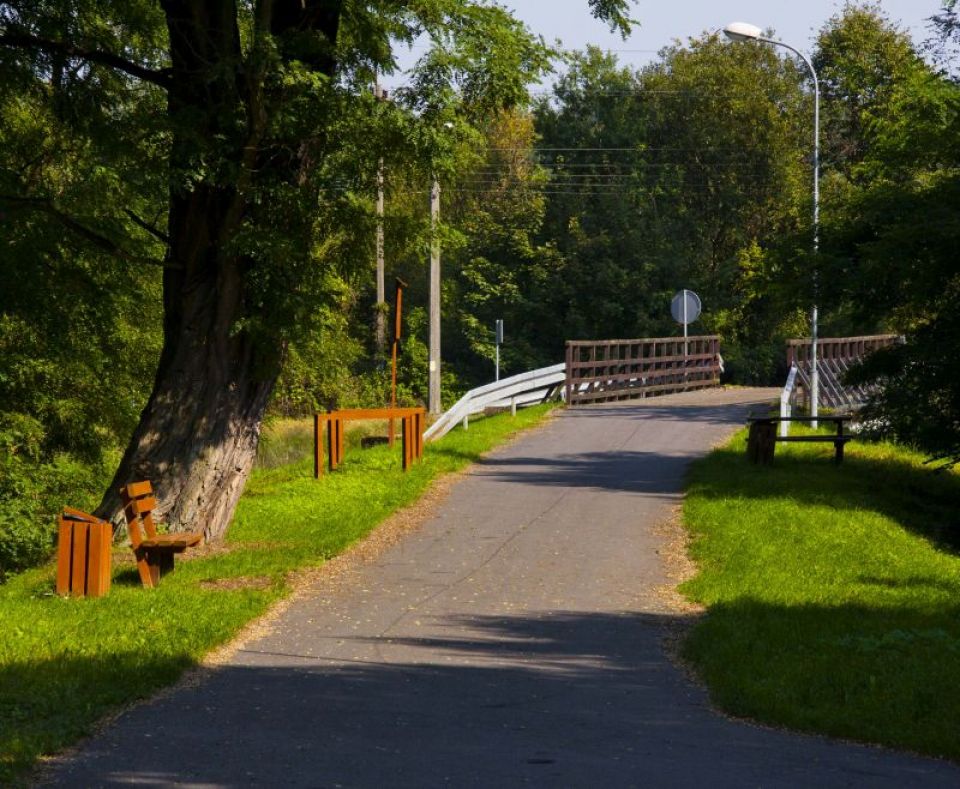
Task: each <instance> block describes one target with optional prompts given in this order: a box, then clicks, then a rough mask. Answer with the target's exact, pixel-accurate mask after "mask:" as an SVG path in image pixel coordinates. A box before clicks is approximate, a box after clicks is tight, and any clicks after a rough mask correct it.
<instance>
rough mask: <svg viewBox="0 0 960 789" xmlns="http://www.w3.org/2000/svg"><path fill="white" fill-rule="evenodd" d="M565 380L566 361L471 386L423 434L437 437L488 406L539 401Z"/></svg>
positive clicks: (514, 405)
mask: <svg viewBox="0 0 960 789" xmlns="http://www.w3.org/2000/svg"><path fill="white" fill-rule="evenodd" d="M565 380H566V364H564V363H562V362H561V363H560V364H555V365H553V366H551V367H541V368H540V369H539V370H530V371H529V372H526V373H520V375H513V376H510V377H509V378H501V379H500V380H499V381H494V382H493V383H492V384H484V385H483V386H478V387H477V388H476V389H471V390H470V391H469V392H467V393H466V394H465V395H464V396H463V397H461V398H460V399H459V400H457V402H456V403H455V404H454V405H453V407H452V408H450V409H449V410H448V411H446V412H445V413H443V414H441V415H440V418H439V419H437V421H436V422H434V423H433V424H432V425H430V427H429V428H427V430H426V432H425V433H424V434H423V437H424V439H425V440H426V441H435V440H436V439H438V438H441V437H442V436H445V435H446V434H447V433H449V432H450V430H452V429H453V428H454V427H455V426H456V425H457V423H459V422H462V421H463V420H464V419H467V418H468V417H469V416H470V415H471V414H479V413H482V412H483V411H485V410H486V409H488V408H500V407H507V406H510V407H514V408H515V407H517V406H524V405H532V404H533V403H540V402H543V401H544V400H546V399H547V398H548V397H550V396H551V395H552V394H553V393H554V392H556V391H557V390H559V389H562V386H563V382H564V381H565Z"/></svg>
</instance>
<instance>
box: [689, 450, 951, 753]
mask: <svg viewBox="0 0 960 789" xmlns="http://www.w3.org/2000/svg"><path fill="white" fill-rule="evenodd" d="M832 454H833V447H832V445H829V444H826V445H825V444H816V445H804V446H801V445H799V444H796V445H785V444H779V445H778V446H777V457H776V462H775V464H774V465H773V466H772V467H760V466H753V465H751V464H749V463H748V462H747V461H746V458H745V431H744V432H741V433H740V434H738V435H737V436H736V437H735V438H734V439H733V440H732V441H731V442H730V443H729V444H728V445H726V446H725V447H723V448H721V449H718V450H716V451H714V452H713V453H712V454H711V455H709V456H708V457H707V458H705V459H704V460H702V461H700V462H698V463H696V464H695V465H694V467H693V468H692V470H691V474H690V478H689V485H688V492H687V497H686V501H685V504H684V518H685V521H686V523H687V526H688V528H689V529H690V532H691V534H692V536H693V543H692V548H691V550H692V555H693V558H694V560H695V561H696V563H697V566H698V569H699V572H698V574H697V576H696V577H695V578H693V579H692V580H690V581H688V582H687V583H685V584H684V585H683V586H682V587H681V589H682V591H683V592H684V593H686V594H687V595H688V596H689V597H690V598H691V599H693V600H695V601H697V602H700V603H702V604H704V605H705V606H707V609H708V612H707V614H706V616H705V617H704V619H703V620H702V621H701V622H700V623H699V624H697V625H696V626H695V628H694V629H693V631H692V633H691V634H690V636H689V638H688V639H687V641H686V643H685V645H684V652H685V656H686V657H687V658H688V659H689V660H690V661H691V662H692V664H693V665H694V666H695V667H696V669H697V670H698V671H699V673H700V674H701V676H702V677H703V678H704V680H705V681H706V683H707V684H708V686H709V688H710V691H711V695H712V698H713V700H714V701H715V703H717V704H718V706H720V707H721V708H723V709H724V710H726V711H728V712H730V713H733V714H735V715H740V716H746V717H750V718H754V719H756V720H760V721H764V722H767V723H772V724H782V725H786V726H789V727H793V728H797V729H802V730H807V731H814V732H821V733H825V734H830V735H834V736H841V737H848V738H852V739H857V740H864V741H870V742H875V743H882V744H885V745H891V746H896V747H902V748H907V749H910V750H914V751H918V752H922V753H927V754H931V755H938V756H946V757H949V758H953V759H958V758H960V556H958V538H960V474H957V473H955V472H948V473H938V474H934V473H932V471H931V469H930V468H929V467H925V466H923V462H922V461H923V458H922V457H921V456H919V455H917V454H915V453H912V452H910V451H908V450H905V449H903V448H900V447H895V446H892V445H890V444H868V443H860V442H852V443H851V444H848V445H847V457H846V459H845V460H844V463H843V464H842V465H841V466H839V467H837V466H835V465H834V464H833V462H832V459H831V458H832ZM951 541H952V544H951Z"/></svg>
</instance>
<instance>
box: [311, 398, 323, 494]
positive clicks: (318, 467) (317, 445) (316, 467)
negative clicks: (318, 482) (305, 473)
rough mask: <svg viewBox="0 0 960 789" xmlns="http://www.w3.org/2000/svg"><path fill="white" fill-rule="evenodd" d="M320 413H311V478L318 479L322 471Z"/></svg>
mask: <svg viewBox="0 0 960 789" xmlns="http://www.w3.org/2000/svg"><path fill="white" fill-rule="evenodd" d="M321 424H322V423H321V421H320V414H314V415H313V478H314V479H320V475H321V474H322V473H323V444H322V443H321V438H322V436H321V435H320V433H321V430H322V428H321Z"/></svg>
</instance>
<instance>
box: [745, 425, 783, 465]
mask: <svg viewBox="0 0 960 789" xmlns="http://www.w3.org/2000/svg"><path fill="white" fill-rule="evenodd" d="M776 430H777V429H776V427H775V426H774V424H773V422H753V423H752V424H751V425H750V434H749V436H748V437H747V457H748V458H749V459H750V461H751V462H753V463H760V464H763V465H770V464H771V463H773V453H774V451H775V449H776V438H777V433H776Z"/></svg>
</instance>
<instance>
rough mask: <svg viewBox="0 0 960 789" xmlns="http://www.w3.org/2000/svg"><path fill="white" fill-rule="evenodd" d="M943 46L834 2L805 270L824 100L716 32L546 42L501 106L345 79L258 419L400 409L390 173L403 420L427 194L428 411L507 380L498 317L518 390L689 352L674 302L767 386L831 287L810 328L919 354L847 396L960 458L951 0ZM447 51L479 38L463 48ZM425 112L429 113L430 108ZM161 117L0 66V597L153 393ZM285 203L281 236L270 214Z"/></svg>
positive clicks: (142, 31) (39, 16) (163, 161)
mask: <svg viewBox="0 0 960 789" xmlns="http://www.w3.org/2000/svg"><path fill="white" fill-rule="evenodd" d="M14 5H15V4H3V5H2V6H0V7H2V8H3V9H4V17H3V19H2V21H3V22H5V23H10V22H11V20H14V21H17V23H18V24H21V23H23V20H24V18H25V17H24V16H23V11H22V9H19V10H18V9H16V8H14ZM41 5H42V4H41ZM150 6H151V4H134V5H130V6H129V7H126V8H121V7H120V6H119V5H118V6H116V7H114V4H110V3H100V4H99V6H98V5H97V4H95V3H82V4H78V6H77V9H79V10H77V11H76V12H75V13H74V14H73V15H70V14H68V15H65V16H64V15H61V16H60V17H57V15H56V14H52V13H49V9H46V11H45V12H44V13H40V12H39V11H38V12H37V13H36V14H35V16H34V17H32V22H31V24H35V26H38V27H36V29H37V30H38V33H37V34H38V35H45V36H50V35H53V34H54V33H62V32H63V31H67V32H69V30H70V29H71V26H72V25H80V24H81V22H82V23H83V24H87V25H89V24H90V19H89V18H87V19H81V18H80V17H81V16H82V15H83V14H84V13H92V12H91V10H90V9H91V8H94V7H96V11H97V13H98V14H102V16H103V17H104V22H103V24H104V25H105V26H107V21H110V22H111V24H112V25H113V26H112V27H110V26H107V27H109V30H110V31H113V32H110V33H109V34H110V35H116V36H117V37H118V38H119V39H122V40H125V41H127V42H128V43H127V44H126V47H127V49H131V48H132V49H133V50H135V51H137V52H139V53H140V55H141V57H142V58H145V59H149V58H151V57H158V56H157V55H155V54H150V53H155V52H157V51H159V50H160V49H162V41H163V38H164V35H165V31H164V29H163V27H162V25H160V23H159V20H158V18H154V17H155V16H156V14H153V16H151V14H152V13H153V12H151V11H150V10H149V8H150ZM11 9H13V10H11ZM935 11H936V8H932V9H931V13H934V12H935ZM501 23H503V20H502V19H501V20H499V21H498V24H501ZM44 26H46V28H44ZM105 29H106V28H105ZM931 30H932V38H931V41H930V42H927V44H926V45H925V50H924V51H923V52H920V51H918V49H917V46H916V45H915V44H914V43H913V42H912V41H911V40H910V39H909V37H908V36H906V35H905V34H904V33H903V32H901V31H900V30H898V29H897V28H896V27H895V26H894V25H893V24H892V23H891V22H890V21H889V20H888V19H887V18H885V17H884V15H883V13H882V12H881V11H880V10H879V9H878V8H877V7H875V6H871V5H850V6H847V7H846V8H845V9H844V10H843V11H842V12H841V13H839V14H838V15H837V16H835V17H834V18H832V19H829V20H827V21H826V22H825V24H824V26H823V28H822V30H821V32H820V34H819V36H818V37H817V40H816V43H815V48H814V51H813V53H812V54H813V61H814V64H815V66H816V68H817V71H818V73H819V74H820V78H821V89H822V91H823V95H822V110H821V111H822V123H823V128H822V143H823V164H822V166H823V175H822V202H821V205H822V227H821V254H820V255H818V256H817V257H814V256H813V254H812V252H811V248H812V234H813V232H812V226H811V220H812V212H811V178H812V176H811V158H810V155H811V136H812V110H813V103H812V93H811V91H812V86H811V84H810V81H809V78H808V75H807V72H806V70H805V68H803V66H802V64H798V63H797V62H796V61H794V60H793V59H791V58H786V57H783V56H782V54H781V52H779V51H777V50H776V49H775V48H773V47H770V46H764V45H753V44H739V45H731V44H729V43H727V42H725V41H722V40H721V39H720V38H718V37H716V36H712V35H704V36H703V37H702V38H699V39H696V40H691V41H689V42H686V43H683V44H680V43H677V44H674V45H671V46H669V47H667V48H665V49H664V50H663V51H662V52H661V53H660V55H659V57H658V58H657V59H656V60H655V61H654V62H652V63H651V64H650V65H649V66H647V67H645V68H643V69H640V70H632V69H628V68H624V67H621V66H620V65H618V63H617V61H616V59H615V58H614V57H612V56H611V55H607V54H604V53H602V52H600V51H597V50H588V51H585V52H575V53H565V54H561V53H556V52H552V51H551V50H549V49H548V48H547V47H546V46H544V45H543V44H542V42H539V43H537V42H536V40H535V39H531V40H532V43H531V44H530V48H529V49H528V50H527V51H525V52H524V53H523V54H522V56H520V57H519V60H517V59H515V60H514V61H510V60H509V59H507V61H506V62H505V63H504V64H502V66H501V68H502V69H503V70H504V71H505V72H509V74H510V78H511V79H513V80H514V81H517V82H518V84H516V85H514V86H513V87H512V90H513V93H512V94H511V96H510V100H508V101H499V100H491V97H490V90H489V86H485V85H484V74H485V71H484V68H491V69H492V68H493V66H491V65H490V63H489V62H486V63H483V62H481V64H480V67H479V68H476V69H475V70H474V71H472V72H469V71H467V72H465V73H466V77H464V78H462V79H460V81H459V82H458V83H457V90H456V91H453V92H451V88H450V87H449V83H450V80H445V79H444V78H443V75H444V74H445V73H446V72H447V71H449V70H451V69H454V68H456V63H455V62H454V63H453V65H451V62H452V61H455V60H456V58H455V55H457V54H458V52H459V54H461V55H463V52H461V51H459V50H451V49H449V48H444V47H443V46H437V47H436V48H435V49H434V50H432V51H431V52H430V53H428V54H427V55H425V56H424V59H423V60H422V61H421V63H420V64H419V66H418V70H417V72H416V73H415V75H414V77H413V79H412V81H411V84H410V87H409V88H406V89H404V90H400V91H397V92H396V94H395V95H393V96H391V97H390V99H389V100H388V101H386V102H382V101H377V100H376V98H375V97H374V95H373V91H372V84H371V82H372V80H369V79H367V81H366V82H364V81H363V80H362V79H361V77H364V76H365V77H367V78H368V77H369V76H370V75H369V74H365V73H364V72H363V70H355V71H353V72H351V77H350V79H352V80H353V82H352V83H350V84H348V85H346V86H345V90H349V91H350V92H352V95H353V97H354V98H355V100H354V101H352V102H351V103H350V104H349V105H347V104H345V105H344V106H343V108H341V112H339V113H337V114H336V117H333V118H331V119H327V120H326V121H325V123H326V124H327V126H326V128H327V130H328V134H329V135H330V136H332V137H337V136H339V138H340V139H341V143H342V144H341V145H340V146H339V147H337V148H335V149H334V150H335V153H333V154H330V155H327V156H326V158H325V159H324V161H323V165H322V168H318V169H319V170H320V171H319V172H317V173H316V179H317V183H318V184H319V186H318V187H317V193H318V194H319V195H320V200H319V203H318V204H317V205H316V206H315V213H316V215H317V216H318V217H323V221H324V223H325V227H327V228H334V229H333V230H330V231H328V232H325V233H323V234H319V235H318V236H317V237H316V238H315V239H314V240H313V242H312V244H313V246H312V247H311V249H310V255H309V259H310V260H312V261H315V262H316V266H315V268H312V269H310V272H309V273H308V274H307V275H305V276H306V279H304V277H303V276H301V278H300V279H298V280H296V281H293V280H292V279H291V281H290V283H289V285H285V284H284V280H283V276H284V275H283V274H282V273H279V274H278V273H277V271H280V269H279V268H278V269H277V270H276V271H273V272H272V273H271V275H270V276H271V277H272V279H271V280H270V281H269V283H266V284H264V286H263V293H264V294H269V298H267V295H265V296H264V302H265V303H263V304H260V305H258V306H259V311H257V312H256V313H255V317H252V318H250V321H249V323H248V324H244V325H243V326H238V327H237V329H236V330H237V331H249V332H251V333H253V334H254V335H256V334H257V333H258V332H260V333H270V334H271V336H274V335H276V336H277V337H279V341H278V345H277V347H280V348H282V354H281V355H280V358H279V359H277V364H278V365H279V378H278V379H277V383H276V386H275V387H274V388H273V391H272V395H271V399H270V401H269V405H268V409H267V413H268V415H271V416H303V415H307V414H309V413H312V412H313V411H315V410H316V409H319V408H327V407H334V406H358V405H376V404H381V403H383V402H384V401H385V400H386V399H387V392H388V390H387V385H388V370H387V368H386V365H385V362H386V360H385V358H384V356H383V354H382V353H381V351H380V349H378V348H377V346H376V342H375V331H374V326H375V322H376V314H377V309H376V305H375V297H374V243H375V228H376V217H375V210H374V206H375V198H376V174H377V169H378V166H379V161H380V160H383V168H384V174H385V184H386V217H385V236H386V238H385V248H386V261H387V264H386V270H387V281H388V293H390V292H391V291H392V288H391V287H389V283H391V282H392V280H393V277H400V278H402V279H403V280H405V281H406V282H407V283H409V288H408V290H407V291H406V293H405V306H406V315H405V316H404V318H405V331H406V337H405V341H404V343H403V346H402V358H401V362H400V370H399V371H400V381H401V397H402V399H403V400H404V401H406V402H420V401H423V400H424V399H425V396H426V377H427V365H426V355H427V354H426V339H427V337H426V331H427V322H426V311H425V306H426V297H427V266H426V263H427V261H428V258H429V252H428V248H429V242H430V217H429V190H430V182H431V176H432V174H433V173H437V174H438V177H439V180H440V183H441V186H442V206H443V208H442V212H443V213H442V221H443V224H442V227H441V235H442V244H443V297H442V301H443V360H444V367H443V372H444V376H443V391H444V400H445V402H452V401H453V400H454V399H456V398H457V397H458V396H459V394H460V393H462V392H463V391H464V390H466V389H468V388H470V387H472V386H475V385H477V384H479V383H483V382H487V381H489V380H491V379H492V377H493V354H494V346H493V325H494V321H495V320H496V319H503V320H504V321H505V324H506V338H507V340H506V344H505V345H504V347H503V349H502V368H503V372H504V374H510V373H513V372H521V371H523V370H527V369H530V368H532V367H538V366H542V365H546V364H554V363H556V362H558V361H560V360H562V358H563V346H564V342H565V340H568V339H590V338H610V337H649V336H665V335H671V334H675V333H676V332H677V330H678V328H677V326H676V325H675V324H674V323H673V322H672V320H671V319H670V315H669V302H670V298H671V296H672V294H673V293H675V292H676V291H677V290H678V289H680V288H684V287H685V288H691V289H693V290H695V291H697V293H699V294H700V296H701V298H702V301H703V305H704V311H703V316H702V318H701V320H700V321H699V323H698V324H696V325H695V327H694V328H695V329H696V330H697V331H698V332H703V333H717V334H719V335H721V337H722V342H723V354H724V357H725V359H726V362H727V378H728V380H729V381H731V382H734V383H742V384H769V385H779V384H781V383H782V380H783V378H784V375H785V366H784V364H785V363H784V342H783V341H784V339H785V338H787V337H799V336H805V335H806V334H807V333H808V331H809V328H808V319H809V315H808V311H809V307H810V304H811V301H812V285H811V273H812V271H813V270H814V269H816V270H817V271H818V273H819V282H820V291H819V301H820V304H821V311H822V313H821V314H822V318H821V335H822V336H842V335H848V334H871V333H875V332H887V331H891V332H897V333H901V334H903V335H904V336H905V337H906V338H907V342H906V344H904V345H902V346H899V347H897V348H896V349H894V350H893V351H891V352H890V353H887V354H884V355H882V356H880V357H878V358H877V359H876V360H874V362H873V363H872V364H871V365H869V366H868V367H866V368H865V369H863V370H861V371H860V373H859V374H860V375H861V376H862V377H864V378H868V379H871V380H878V379H879V380H881V381H882V382H885V383H889V384H892V385H890V386H888V387H887V388H886V390H885V392H886V394H885V395H884V396H883V397H882V398H880V400H879V401H878V402H877V403H876V405H875V409H876V412H877V414H878V415H879V416H880V417H881V420H880V422H879V424H881V425H882V426H884V429H885V430H886V431H887V432H889V433H892V434H893V435H894V436H895V437H897V438H899V439H900V440H903V441H906V442H909V443H913V444H917V445H920V446H921V447H923V448H924V449H926V450H927V451H928V452H929V453H930V454H931V456H933V457H939V458H943V459H945V460H948V461H949V460H951V459H956V458H957V456H958V454H960V452H958V446H960V439H958V437H960V386H958V383H957V379H958V374H957V371H956V369H955V368H956V364H955V361H951V358H952V356H953V351H954V349H955V348H956V347H957V345H958V342H960V318H958V317H957V314H956V308H955V305H956V304H957V303H958V301H960V273H958V270H960V266H958V264H957V262H956V261H957V258H956V250H957V249H960V221H958V212H957V206H958V205H960V177H958V176H960V125H958V124H960V113H958V109H960V86H958V83H957V81H956V73H955V72H954V70H953V67H954V61H953V57H952V55H953V48H954V46H955V45H956V42H957V20H956V15H955V12H954V10H953V8H952V6H948V7H946V8H945V9H944V10H942V11H941V12H940V13H939V14H937V15H936V16H935V17H933V20H932V28H931ZM104 35H107V34H106V33H105V34H104ZM436 40H441V41H442V40H443V38H442V36H439V38H438V39H436ZM464 46H468V47H469V46H473V47H474V48H482V46H483V42H482V41H478V40H474V41H472V42H470V41H469V37H467V44H466V45H464ZM468 54H469V53H468ZM551 59H553V62H554V63H555V65H556V67H557V68H558V69H559V72H560V76H559V77H558V78H557V80H556V82H555V85H554V87H553V88H551V89H549V90H544V89H543V88H541V87H539V84H540V83H539V82H538V80H539V79H540V78H541V76H542V74H543V72H544V70H545V69H547V68H548V66H549V63H550V62H551ZM476 60H477V59H476V58H474V61H476ZM472 62H473V61H472ZM344 79H346V78H344ZM438 92H441V93H442V92H446V93H445V94H444V95H446V97H447V100H446V101H445V102H444V103H442V104H438V103H436V102H432V103H431V102H428V101H426V100H425V97H426V96H435V95H436V94H437V93H438ZM358 97H359V98H358ZM163 103H164V99H163V97H162V96H161V95H160V93H158V91H156V90H151V89H149V87H146V88H145V87H144V86H143V85H141V84H139V83H135V82H132V81H131V80H129V79H127V78H126V77H124V76H123V75H119V74H118V73H116V72H115V71H113V70H111V69H110V68H109V67H108V65H104V64H98V63H96V62H93V61H90V60H89V59H84V58H82V57H79V58H78V57H77V56H76V53H73V54H71V53H69V52H60V53H57V52H53V53H52V54H49V53H48V55H47V56H45V59H44V60H43V62H42V67H38V65H37V62H36V61H32V62H30V63H25V62H24V60H23V58H22V57H21V56H20V52H19V51H18V50H15V49H9V48H8V49H5V48H3V47H0V576H2V575H3V574H4V573H6V572H10V571H13V570H16V569H19V568H22V567H26V566H29V565H31V564H33V563H36V562H38V561H40V560H42V559H43V558H44V557H45V556H47V555H48V554H49V551H50V548H51V539H52V537H51V535H52V530H53V523H54V518H55V513H56V511H57V510H58V509H59V508H60V507H61V506H62V505H63V504H65V503H68V502H69V503H70V504H73V505H75V506H81V507H90V508H92V507H93V506H94V505H95V504H96V503H97V501H99V499H100V495H101V494H102V492H103V490H104V488H105V486H106V485H107V484H108V483H109V481H110V478H111V476H112V474H113V472H114V470H115V468H116V467H117V464H118V462H119V458H120V456H121V454H122V452H123V449H124V447H125V445H126V444H127V442H128V440H129V437H130V435H131V433H132V432H133V430H134V428H135V427H136V425H137V422H138V419H139V417H140V413H141V411H142V409H143V408H144V404H145V403H146V401H147V398H148V396H149V395H150V392H151V387H152V386H153V383H154V375H155V370H156V368H157V364H158V359H159V356H160V353H161V347H162V331H163V325H162V321H163V311H162V309H161V302H162V299H163V294H162V271H163V267H164V265H169V256H168V255H167V256H166V257H165V255H166V252H165V250H166V249H167V246H168V241H169V237H168V233H169V232H170V228H169V226H168V221H169V217H168V215H167V211H168V204H167V202H165V190H167V189H168V187H169V184H170V181H171V179H177V178H183V179H189V178H191V177H196V176H195V172H193V173H191V172H186V171H183V172H179V171H178V172H172V171H171V169H170V165H169V159H168V151H167V149H168V147H169V144H170V143H169V140H170V133H171V132H170V129H169V128H168V127H167V126H165V125H164V124H163V123H161V122H159V121H158V118H160V117H161V115H162V112H161V108H162V105H163ZM438 107H441V109H437V108H438ZM431 112H434V113H436V114H437V123H435V124H433V126H432V128H434V129H435V132H434V135H433V136H432V137H431V138H430V139H429V140H423V139H419V138H418V136H417V135H421V134H422V124H421V125H418V124H417V123H415V122H414V120H413V119H417V120H418V121H421V120H422V119H423V117H424V116H426V115H428V114H430V113H431ZM270 200H272V201H274V202H273V203H271V206H270V210H273V211H276V212H277V216H281V215H283V212H284V210H285V208H284V204H283V200H284V196H283V193H282V192H281V191H275V192H271V194H270ZM291 210H292V209H291ZM251 236H252V234H251ZM244 243H246V244H248V245H249V246H250V247H251V248H256V249H257V254H258V255H262V256H264V257H269V258H271V259H272V260H279V261H284V260H287V257H286V256H289V255H290V254H291V253H290V251H289V249H288V246H289V244H290V243H292V242H290V241H289V239H288V238H286V237H284V236H282V235H280V234H278V235H277V236H275V237H274V236H271V237H267V236H263V237H251V238H247V239H245V240H244ZM291 259H292V258H291ZM305 281H306V282H307V283H308V284H307V285H304V284H303V283H304V282H305ZM278 282H279V284H278ZM277 294H279V296H278V295H277ZM308 295H309V298H307V296H308ZM293 305H295V306H296V310H294V306H293ZM951 306H953V307H954V309H953V310H951V309H950V307H951ZM281 325H282V326H283V327H284V329H283V332H282V333H278V332H277V331H275V328H276V326H281Z"/></svg>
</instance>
